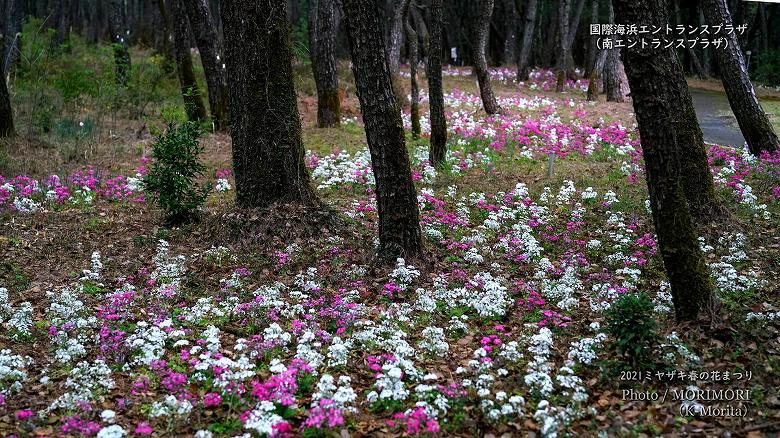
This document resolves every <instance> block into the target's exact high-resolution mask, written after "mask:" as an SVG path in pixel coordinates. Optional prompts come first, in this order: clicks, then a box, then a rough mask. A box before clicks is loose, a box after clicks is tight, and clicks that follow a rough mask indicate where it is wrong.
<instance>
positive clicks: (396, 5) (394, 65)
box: [387, 0, 410, 75]
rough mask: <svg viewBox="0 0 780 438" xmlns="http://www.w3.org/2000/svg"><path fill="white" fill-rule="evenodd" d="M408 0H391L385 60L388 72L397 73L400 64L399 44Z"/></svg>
mask: <svg viewBox="0 0 780 438" xmlns="http://www.w3.org/2000/svg"><path fill="white" fill-rule="evenodd" d="M409 1H410V0H392V6H393V9H392V11H391V12H392V13H393V15H392V17H391V20H392V21H391V22H390V41H389V44H388V45H387V62H388V65H389V66H390V73H391V74H393V75H397V74H398V71H399V69H400V66H401V46H402V45H403V40H404V11H406V9H407V8H408V6H409Z"/></svg>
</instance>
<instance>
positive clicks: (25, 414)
mask: <svg viewBox="0 0 780 438" xmlns="http://www.w3.org/2000/svg"><path fill="white" fill-rule="evenodd" d="M34 414H35V413H34V412H33V411H31V410H29V409H23V410H21V411H16V413H15V414H14V415H15V416H16V419H17V420H19V421H27V420H29V419H30V418H32V416H33V415H34Z"/></svg>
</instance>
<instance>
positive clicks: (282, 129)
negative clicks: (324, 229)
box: [221, 0, 317, 208]
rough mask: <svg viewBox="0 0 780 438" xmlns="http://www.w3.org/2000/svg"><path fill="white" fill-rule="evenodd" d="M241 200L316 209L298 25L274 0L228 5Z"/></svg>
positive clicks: (248, 204)
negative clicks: (301, 94)
mask: <svg viewBox="0 0 780 438" xmlns="http://www.w3.org/2000/svg"><path fill="white" fill-rule="evenodd" d="M221 14H222V24H223V26H224V31H225V61H226V64H227V78H228V90H229V95H230V111H229V112H230V136H231V137H232V140H233V171H234V172H235V177H236V202H237V203H238V205H240V206H241V207H245V208H257V207H261V208H264V207H268V206H270V205H272V204H275V203H280V202H283V203H301V204H305V205H310V204H316V203H317V198H316V195H315V194H314V190H313V189H312V187H311V184H310V179H309V172H308V170H307V169H306V165H305V163H304V149H303V141H302V137H301V119H300V115H299V114H298V105H297V98H296V95H295V88H294V85H293V72H292V46H291V43H290V25H289V23H288V22H287V18H286V15H285V8H284V5H283V4H280V3H279V2H278V1H274V0H223V2H222V4H221Z"/></svg>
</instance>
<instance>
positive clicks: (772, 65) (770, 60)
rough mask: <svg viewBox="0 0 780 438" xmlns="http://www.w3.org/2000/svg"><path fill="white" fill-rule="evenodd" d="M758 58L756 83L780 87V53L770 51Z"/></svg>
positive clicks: (755, 75)
mask: <svg viewBox="0 0 780 438" xmlns="http://www.w3.org/2000/svg"><path fill="white" fill-rule="evenodd" d="M757 58H758V59H756V60H755V61H754V62H755V64H754V65H755V66H756V67H755V74H754V78H755V80H756V82H760V83H762V84H764V85H770V86H773V87H776V86H778V85H780V51H778V50H771V49H770V50H768V51H767V52H766V53H763V54H759V56H758V57H757Z"/></svg>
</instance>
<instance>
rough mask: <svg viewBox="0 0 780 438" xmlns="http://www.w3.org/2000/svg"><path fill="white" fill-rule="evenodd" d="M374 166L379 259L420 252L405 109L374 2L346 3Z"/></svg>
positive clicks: (349, 0) (354, 66) (350, 0)
mask: <svg viewBox="0 0 780 438" xmlns="http://www.w3.org/2000/svg"><path fill="white" fill-rule="evenodd" d="M342 5H343V8H344V21H345V23H346V28H347V35H348V37H349V42H350V44H349V45H350V51H351V54H352V71H353V73H354V76H355V85H356V88H357V94H358V99H359V100H360V108H361V110H362V113H363V124H364V125H365V127H366V128H365V129H366V139H367V140H368V147H369V150H370V151H371V166H372V168H373V170H374V178H375V179H376V198H377V209H378V213H379V256H380V258H381V259H384V260H388V261H392V260H394V259H395V257H397V256H403V257H407V258H414V257H416V256H418V255H420V254H421V253H422V237H421V233H420V218H419V215H420V213H419V210H418V206H417V191H416V190H415V188H414V183H413V182H412V174H411V167H410V162H409V154H408V152H407V151H406V145H405V141H404V128H403V122H402V121H401V110H400V107H399V106H398V102H397V100H396V97H395V94H394V93H393V87H392V82H391V79H390V68H389V66H388V63H387V56H386V54H385V47H384V41H383V38H382V25H381V22H380V20H379V16H378V14H377V4H376V0H371V1H367V0H342Z"/></svg>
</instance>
